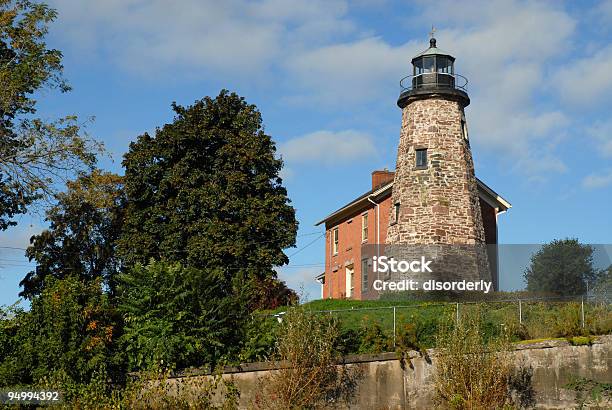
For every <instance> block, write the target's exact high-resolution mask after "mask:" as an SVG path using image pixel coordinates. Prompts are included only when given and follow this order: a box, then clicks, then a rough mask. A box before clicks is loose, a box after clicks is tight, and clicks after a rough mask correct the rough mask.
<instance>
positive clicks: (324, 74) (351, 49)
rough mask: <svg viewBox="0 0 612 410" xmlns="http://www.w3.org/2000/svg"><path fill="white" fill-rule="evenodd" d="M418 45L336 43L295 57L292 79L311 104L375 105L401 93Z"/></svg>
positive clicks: (375, 39)
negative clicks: (403, 78)
mask: <svg viewBox="0 0 612 410" xmlns="http://www.w3.org/2000/svg"><path fill="white" fill-rule="evenodd" d="M418 50H419V45H418V44H417V43H416V42H408V43H405V44H403V45H401V46H398V47H393V46H391V45H390V44H388V43H386V42H385V41H384V40H383V39H381V38H380V37H370V38H364V39H360V40H356V41H352V42H346V43H337V44H332V45H327V46H323V47H320V48H316V49H313V50H309V51H305V52H303V53H300V54H296V55H293V56H292V57H290V59H289V60H288V62H287V68H288V70H289V75H290V76H292V77H293V78H294V82H295V83H296V84H297V85H298V87H299V88H300V97H301V98H306V99H307V101H309V102H312V101H314V102H316V103H325V104H342V103H346V104H355V103H363V102H372V101H373V100H374V99H376V98H377V97H379V96H381V95H387V96H388V95H389V94H390V93H395V92H397V91H398V90H399V80H400V78H401V77H402V76H404V75H406V74H407V73H408V71H410V67H411V65H410V59H411V56H412V55H414V54H416V53H417V51H418Z"/></svg>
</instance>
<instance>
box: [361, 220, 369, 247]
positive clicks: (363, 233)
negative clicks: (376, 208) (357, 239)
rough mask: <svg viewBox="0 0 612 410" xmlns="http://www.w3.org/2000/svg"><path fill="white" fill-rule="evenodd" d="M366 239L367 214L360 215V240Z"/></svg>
mask: <svg viewBox="0 0 612 410" xmlns="http://www.w3.org/2000/svg"><path fill="white" fill-rule="evenodd" d="M367 240H368V214H363V215H361V242H366V241H367Z"/></svg>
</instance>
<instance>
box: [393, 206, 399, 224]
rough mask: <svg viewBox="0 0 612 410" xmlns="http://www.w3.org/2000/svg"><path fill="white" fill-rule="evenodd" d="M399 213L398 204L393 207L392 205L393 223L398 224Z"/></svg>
mask: <svg viewBox="0 0 612 410" xmlns="http://www.w3.org/2000/svg"><path fill="white" fill-rule="evenodd" d="M399 211H400V204H399V202H397V203H396V204H395V205H393V223H398V222H399Z"/></svg>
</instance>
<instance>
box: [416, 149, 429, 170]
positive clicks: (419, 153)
mask: <svg viewBox="0 0 612 410" xmlns="http://www.w3.org/2000/svg"><path fill="white" fill-rule="evenodd" d="M416 166H417V168H427V148H419V149H417V150H416Z"/></svg>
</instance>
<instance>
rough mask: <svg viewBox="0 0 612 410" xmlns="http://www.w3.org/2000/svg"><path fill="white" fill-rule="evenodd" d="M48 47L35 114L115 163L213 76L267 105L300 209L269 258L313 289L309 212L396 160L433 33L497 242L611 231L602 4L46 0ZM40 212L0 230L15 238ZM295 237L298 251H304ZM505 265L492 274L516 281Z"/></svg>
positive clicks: (19, 261)
mask: <svg viewBox="0 0 612 410" xmlns="http://www.w3.org/2000/svg"><path fill="white" fill-rule="evenodd" d="M50 4H51V6H52V7H54V8H56V9H57V10H58V12H59V18H58V20H57V21H56V22H55V23H54V24H53V26H52V28H51V33H50V36H49V45H50V46H51V47H55V48H58V49H60V50H62V51H63V52H64V57H65V58H64V65H65V74H66V77H67V78H68V80H69V81H70V83H71V85H72V86H73V91H72V92H71V93H68V94H56V93H54V92H51V91H47V92H43V93H42V95H41V96H40V102H41V104H40V109H39V114H40V115H41V116H42V117H44V118H49V119H52V118H56V117H59V116H63V115H66V114H72V113H74V114H77V115H79V116H80V117H82V118H87V117H90V116H95V121H94V122H93V123H91V124H90V125H89V126H88V132H89V133H90V134H91V135H92V136H94V137H96V138H97V139H99V140H101V141H103V142H104V143H105V144H106V148H107V149H108V151H109V153H110V156H109V157H108V158H103V159H102V160H101V162H100V166H101V167H103V168H106V169H110V170H113V171H115V172H119V173H122V172H123V171H122V169H121V165H120V163H121V156H122V154H123V153H124V152H125V151H126V150H127V147H128V144H129V142H130V141H132V140H134V139H135V138H136V137H137V136H138V135H139V134H142V133H143V132H145V131H149V132H151V131H153V130H154V129H155V128H156V127H158V126H161V125H163V124H164V123H167V122H169V121H171V120H172V111H171V109H170V104H171V103H172V102H173V101H176V102H177V103H179V104H182V105H188V104H191V103H193V102H194V101H195V100H196V99H199V98H202V97H203V96H206V95H210V96H215V95H217V94H218V92H219V90H220V89H222V88H227V89H229V90H232V91H236V92H238V93H239V94H240V95H242V96H244V97H245V98H246V99H247V101H248V102H249V103H253V104H256V105H257V106H258V107H259V109H260V110H261V112H262V115H263V119H264V123H265V127H266V131H267V133H269V134H270V135H272V136H273V138H274V139H275V140H276V142H277V144H278V149H279V153H280V154H281V155H282V156H283V158H284V160H285V163H286V167H285V169H284V171H283V176H284V181H285V184H286V186H287V188H288V190H289V195H290V197H291V200H292V202H293V205H294V206H295V207H296V209H297V215H298V218H299V221H300V231H299V235H300V236H299V238H298V247H297V249H290V250H288V252H287V253H288V254H289V255H291V254H293V253H295V252H296V251H298V250H299V253H297V254H296V255H295V256H294V257H292V258H291V265H290V266H289V267H284V268H281V269H280V276H281V278H283V279H284V280H286V281H287V282H288V283H289V284H290V286H292V287H294V288H299V287H301V286H303V288H304V290H305V293H306V294H307V295H308V296H310V298H316V297H318V296H319V288H318V286H317V284H316V283H315V282H314V281H313V279H312V278H313V277H314V276H315V275H316V274H318V273H320V272H321V271H322V270H323V266H322V264H323V261H324V242H323V239H322V238H321V239H319V240H318V241H315V242H314V243H312V244H311V245H310V246H308V247H306V248H304V247H305V246H306V245H308V244H309V243H311V242H312V241H313V240H314V239H316V238H317V236H318V235H317V234H316V232H320V231H321V229H320V227H315V226H314V224H315V223H316V222H317V221H318V220H320V219H321V217H323V216H325V215H327V214H328V213H330V211H333V210H335V209H336V208H338V207H339V206H341V205H343V204H345V203H346V202H347V201H349V200H351V199H352V198H354V197H356V196H358V195H360V194H361V193H363V192H365V191H366V190H368V188H369V185H370V173H371V171H372V170H374V169H381V168H384V167H387V168H390V169H393V168H394V167H395V156H396V146H397V142H398V138H399V128H400V115H401V113H400V110H399V108H398V107H397V106H396V104H395V103H396V99H397V96H398V92H399V84H398V82H399V80H400V78H402V77H403V76H405V75H407V74H409V73H410V71H411V67H410V60H411V58H412V57H413V56H414V55H415V54H416V53H418V52H419V51H422V50H423V49H425V48H427V44H428V32H429V31H430V29H431V26H432V24H433V25H435V27H436V30H437V31H436V37H437V39H438V46H439V47H440V48H442V49H443V50H446V51H448V52H450V53H451V54H453V55H454V56H455V57H456V58H457V61H456V65H455V68H456V71H457V72H458V73H460V74H463V75H465V76H466V77H467V78H468V79H469V94H470V97H471V100H472V104H471V105H470V106H469V107H468V108H467V109H466V116H467V121H468V126H469V129H470V138H471V142H472V150H473V155H474V159H475V165H476V174H477V176H478V177H480V178H481V179H482V180H483V181H485V182H486V183H487V184H488V185H489V186H491V187H492V188H493V189H495V190H496V191H497V192H499V193H500V194H501V195H502V196H504V197H505V198H506V199H508V200H509V201H510V202H511V203H512V204H513V208H512V209H511V210H510V211H509V212H508V213H507V214H505V215H502V216H501V217H500V227H499V234H500V242H501V243H517V244H531V243H536V244H537V243H544V242H548V241H550V240H552V239H555V238H564V237H577V238H579V239H580V240H581V241H582V242H585V243H609V242H611V241H610V232H611V231H612V218H610V215H609V213H608V210H609V208H610V204H611V202H612V201H611V200H612V194H611V192H612V162H611V160H612V117H611V116H610V113H611V109H610V108H611V103H612V42H611V39H612V24H611V23H612V1H585V2H574V1H571V2H570V1H568V2H561V1H550V2H537V1H469V2H455V1H445V0H441V1H435V2H433V1H413V2H408V1H393V0H355V1H345V0H320V1H318V0H259V1H248V0H228V1H223V2H220V1H217V0H207V1H203V0H182V1H180V2H170V1H163V0H149V1H146V0H106V1H82V0H50ZM43 228H44V220H43V219H42V218H41V217H40V216H38V215H27V216H23V217H22V218H21V219H20V221H19V226H18V227H16V228H13V229H10V230H8V231H5V232H2V233H0V245H3V246H13V247H18V248H19V247H21V248H23V247H26V246H27V244H28V238H29V236H30V235H32V234H34V233H37V232H39V231H40V230H41V229H43ZM302 248H304V249H303V250H301V249H302ZM26 262H27V260H26V259H25V258H24V257H23V251H20V250H10V249H0V284H2V286H1V288H0V304H9V303H12V302H14V301H15V300H16V299H17V296H16V295H17V292H18V285H17V284H18V282H19V280H20V279H21V278H22V277H23V276H24V274H25V273H26V272H27V271H28V270H29V266H30V265H28V264H27V263H26ZM518 281H519V278H518V275H517V277H509V278H505V279H504V278H502V283H509V284H517V283H518Z"/></svg>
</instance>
